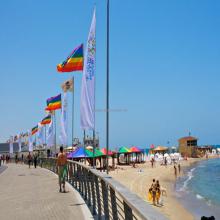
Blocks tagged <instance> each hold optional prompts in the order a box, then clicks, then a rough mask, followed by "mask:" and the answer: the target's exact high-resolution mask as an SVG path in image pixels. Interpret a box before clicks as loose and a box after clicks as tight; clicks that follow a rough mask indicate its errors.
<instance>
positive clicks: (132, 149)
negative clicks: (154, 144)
mask: <svg viewBox="0 0 220 220" xmlns="http://www.w3.org/2000/svg"><path fill="white" fill-rule="evenodd" d="M130 152H131V153H140V152H141V150H140V149H139V148H138V147H135V146H133V147H131V148H130Z"/></svg>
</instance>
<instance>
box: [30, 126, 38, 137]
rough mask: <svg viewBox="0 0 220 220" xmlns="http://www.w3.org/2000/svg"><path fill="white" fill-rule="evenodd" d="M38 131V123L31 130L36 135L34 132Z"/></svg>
mask: <svg viewBox="0 0 220 220" xmlns="http://www.w3.org/2000/svg"><path fill="white" fill-rule="evenodd" d="M37 131H38V125H37V126H35V127H34V128H32V130H31V134H32V135H34V134H36V133H37Z"/></svg>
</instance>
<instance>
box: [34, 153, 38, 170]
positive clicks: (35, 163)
mask: <svg viewBox="0 0 220 220" xmlns="http://www.w3.org/2000/svg"><path fill="white" fill-rule="evenodd" d="M34 168H37V154H35V155H34Z"/></svg>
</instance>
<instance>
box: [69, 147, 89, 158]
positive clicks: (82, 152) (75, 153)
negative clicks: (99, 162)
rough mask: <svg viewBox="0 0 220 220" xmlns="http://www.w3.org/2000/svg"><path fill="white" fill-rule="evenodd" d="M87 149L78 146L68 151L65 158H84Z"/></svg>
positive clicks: (86, 155) (86, 154)
mask: <svg viewBox="0 0 220 220" xmlns="http://www.w3.org/2000/svg"><path fill="white" fill-rule="evenodd" d="M87 151H88V150H84V148H83V147H79V148H77V149H76V150H75V151H73V152H71V153H69V154H68V155H67V158H68V159H71V158H85V157H88V153H87Z"/></svg>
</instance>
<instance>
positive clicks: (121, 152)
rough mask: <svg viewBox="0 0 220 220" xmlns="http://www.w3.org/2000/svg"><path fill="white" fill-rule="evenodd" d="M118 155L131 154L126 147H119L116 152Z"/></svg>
mask: <svg viewBox="0 0 220 220" xmlns="http://www.w3.org/2000/svg"><path fill="white" fill-rule="evenodd" d="M118 153H120V154H126V153H131V151H130V150H129V149H128V148H127V147H121V148H120V149H119V151H118Z"/></svg>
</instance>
